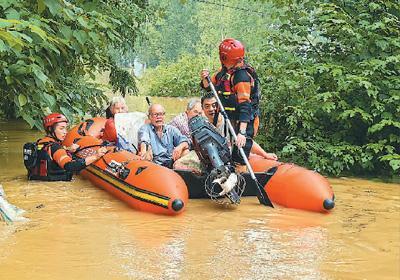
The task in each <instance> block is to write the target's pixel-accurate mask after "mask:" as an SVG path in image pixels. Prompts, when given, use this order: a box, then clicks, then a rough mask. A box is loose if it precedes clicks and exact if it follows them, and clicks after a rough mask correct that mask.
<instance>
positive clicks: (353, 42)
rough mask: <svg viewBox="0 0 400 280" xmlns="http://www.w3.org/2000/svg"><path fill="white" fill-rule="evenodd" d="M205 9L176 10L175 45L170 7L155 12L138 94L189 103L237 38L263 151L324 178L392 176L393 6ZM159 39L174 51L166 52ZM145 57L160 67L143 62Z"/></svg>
mask: <svg viewBox="0 0 400 280" xmlns="http://www.w3.org/2000/svg"><path fill="white" fill-rule="evenodd" d="M160 2H161V3H163V2H164V1H160ZM205 2H207V3H194V2H193V1H188V2H187V3H186V6H185V5H183V6H182V7H179V12H180V15H181V17H182V18H185V19H187V22H188V24H187V29H185V32H186V33H185V36H184V38H185V40H183V41H181V40H180V39H179V37H180V36H183V34H182V33H180V32H177V31H176V30H175V29H171V30H169V29H168V28H166V27H168V26H172V25H174V24H178V25H179V24H180V23H181V21H179V20H177V19H176V17H177V13H176V9H178V8H173V9H172V8H171V9H169V8H167V7H166V6H162V5H161V6H160V11H161V12H160V13H161V15H162V19H160V20H159V21H158V22H157V24H154V25H151V26H150V27H148V28H150V29H151V31H152V32H151V33H150V34H149V40H148V42H147V44H148V45H149V46H152V47H151V48H147V51H148V52H150V53H151V54H152V55H149V54H148V53H147V54H146V52H143V50H142V51H141V54H142V55H143V54H146V55H143V56H142V59H143V61H144V62H145V63H146V64H148V65H154V66H155V65H158V64H159V63H161V64H160V65H158V66H157V67H156V68H154V69H151V70H149V71H147V73H146V75H145V77H144V78H143V80H144V81H145V83H144V87H145V89H146V90H147V91H146V92H149V93H152V94H159V95H165V94H168V95H174V96H179V95H187V94H190V93H192V94H194V95H196V94H197V93H198V92H199V88H198V82H199V80H198V76H199V71H200V70H201V69H202V68H211V69H213V70H216V69H217V68H218V60H217V46H218V43H219V41H220V40H221V39H222V38H224V37H235V38H237V39H239V40H241V41H242V42H244V43H245V45H246V47H247V54H248V57H249V58H250V62H251V63H252V64H253V66H255V68H256V69H257V71H258V73H259V76H260V78H261V80H262V83H263V96H264V99H263V104H262V127H261V130H260V135H259V137H258V138H257V139H258V141H260V142H261V143H262V144H263V145H264V147H265V148H266V149H268V150H271V151H276V152H277V153H278V154H279V155H280V156H281V158H282V159H283V160H286V161H287V160H289V161H294V162H296V163H299V164H301V165H306V166H309V167H311V168H315V169H317V170H319V171H322V172H326V173H329V174H341V173H343V172H347V171H350V172H351V173H353V174H367V175H372V174H373V175H376V174H381V175H388V174H395V173H396V172H397V173H398V170H400V155H399V154H400V148H399V147H400V121H399V120H400V93H399V85H400V78H399V76H400V75H399V72H400V71H399V65H400V64H399V60H400V53H399V50H400V39H399V38H400V23H399V13H400V9H399V4H398V3H396V2H394V1H374V2H371V1H366V0H362V1H345V2H343V1H311V0H310V1H300V3H297V2H293V1H274V2H273V4H271V3H269V2H266V1H254V2H250V3H248V2H247V1H238V0H233V1H228V2H226V1H225V2H224V4H222V6H215V5H210V2H209V1H205ZM260 4H261V5H260ZM174 7H176V5H175V6H174ZM193 7H196V8H193ZM232 7H236V9H234V8H232ZM193 10H195V12H193ZM245 10H247V12H246V11H245ZM194 23H195V24H194ZM181 30H182V29H181ZM187 33H190V34H191V35H192V36H187ZM187 38H189V39H190V40H189V41H188V39H187ZM165 40H169V41H170V42H175V45H173V46H172V47H169V48H164V46H166V45H168V44H166V43H165ZM144 45H146V44H144ZM169 46H171V45H169ZM193 46H195V48H193ZM193 50H194V51H193ZM185 53H190V55H191V56H190V57H188V56H187V55H185ZM151 56H153V57H158V58H157V59H155V60H153V61H147V60H146V57H151ZM163 57H165V58H166V59H164V60H163ZM202 61H203V63H202ZM199 64H200V65H199ZM191 68H193V69H191ZM188 73H189V74H188ZM192 75H195V77H193V76H192ZM184 77H187V80H185V81H183V80H182V78H184ZM178 80H180V81H181V83H177V81H178Z"/></svg>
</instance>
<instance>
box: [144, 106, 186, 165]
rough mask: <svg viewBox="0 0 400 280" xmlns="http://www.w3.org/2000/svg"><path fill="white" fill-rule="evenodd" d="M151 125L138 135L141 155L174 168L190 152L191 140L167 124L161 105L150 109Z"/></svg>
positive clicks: (146, 126) (146, 125)
mask: <svg viewBox="0 0 400 280" xmlns="http://www.w3.org/2000/svg"><path fill="white" fill-rule="evenodd" d="M148 117H149V119H150V123H149V124H144V125H143V126H142V127H141V128H140V129H139V133H138V138H139V147H140V149H139V155H140V156H141V157H142V159H145V160H150V161H153V162H155V163H157V164H160V165H162V166H165V167H168V168H172V166H173V164H174V162H175V161H176V160H177V159H179V158H181V157H182V156H183V155H184V154H186V153H187V152H188V150H189V140H188V138H187V137H186V136H184V135H183V134H182V133H181V132H180V131H179V130H178V129H177V128H176V127H174V126H171V125H168V124H165V109H164V107H163V106H162V105H160V104H153V105H151V106H150V107H149V113H148Z"/></svg>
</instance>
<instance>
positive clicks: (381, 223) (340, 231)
mask: <svg viewBox="0 0 400 280" xmlns="http://www.w3.org/2000/svg"><path fill="white" fill-rule="evenodd" d="M132 100H133V101H132ZM132 100H131V99H130V101H131V102H130V109H131V110H136V109H138V108H137V107H140V106H142V105H143V104H144V100H143V102H142V101H140V100H139V98H136V99H135V98H133V99H132ZM138 101H140V102H142V103H143V104H142V105H138V104H141V103H140V102H138ZM153 102H157V101H153ZM168 102H170V103H171V104H169V103H168V104H169V105H167V106H166V107H167V112H168V111H171V113H176V112H178V111H180V110H183V109H184V106H185V100H182V101H180V102H176V101H168ZM178 107H179V108H178ZM143 108H144V109H143V110H142V111H144V110H145V109H146V106H145V104H144V105H143ZM173 109H174V111H173ZM39 137H40V133H37V132H35V131H30V130H29V129H28V128H27V127H26V126H24V125H23V124H22V123H19V122H12V123H4V122H2V123H0V163H1V164H0V183H1V184H3V187H4V189H5V191H6V193H7V194H8V198H9V201H10V202H11V203H14V204H16V205H18V206H19V207H22V208H24V209H26V210H27V214H26V216H27V217H28V218H30V220H31V221H30V222H27V223H19V224H13V225H5V224H2V223H0V248H1V249H0V279H399V278H400V265H399V264H400V225H399V224H400V220H399V218H400V217H399V207H400V206H399V205H400V204H399V200H400V193H399V190H400V189H399V187H400V186H399V185H398V184H387V183H381V182H372V181H367V180H360V179H346V178H341V179H331V180H330V182H331V184H332V186H333V189H334V191H335V194H336V199H337V204H336V209H335V210H334V211H333V213H331V214H329V215H322V214H317V213H308V212H304V211H299V210H292V209H285V208H280V207H278V208H275V209H270V208H267V207H263V206H260V205H259V204H258V201H257V198H252V197H248V198H244V199H243V202H242V204H241V205H240V206H239V207H237V208H235V209H231V208H221V207H219V206H216V205H214V204H213V203H212V202H211V201H208V200H191V201H189V204H188V207H187V210H186V212H185V213H183V214H182V215H180V216H178V217H165V216H157V215H152V214H148V213H141V212H138V211H135V210H132V209H131V208H129V207H127V206H126V205H125V204H124V203H122V202H120V201H118V200H116V199H114V198H113V197H111V196H110V195H109V194H107V193H106V192H104V191H102V190H100V189H98V188H96V187H94V186H93V185H91V183H90V182H88V181H86V180H83V179H82V178H80V177H76V178H75V179H74V181H73V182H71V183H66V182H51V183H49V182H28V181H27V180H26V179H25V171H24V168H23V164H22V158H21V157H22V156H21V154H22V152H21V147H22V144H23V143H24V142H27V141H30V140H33V139H37V138H39Z"/></svg>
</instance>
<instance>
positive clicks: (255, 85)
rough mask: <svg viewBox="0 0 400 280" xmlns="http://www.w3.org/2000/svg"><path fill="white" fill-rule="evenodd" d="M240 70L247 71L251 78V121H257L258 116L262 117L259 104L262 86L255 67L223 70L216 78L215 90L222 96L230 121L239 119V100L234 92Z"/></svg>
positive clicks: (244, 66) (247, 66)
mask: <svg viewBox="0 0 400 280" xmlns="http://www.w3.org/2000/svg"><path fill="white" fill-rule="evenodd" d="M239 70H246V73H247V74H248V75H249V77H250V84H251V92H250V103H251V108H252V111H251V114H250V115H251V119H255V117H256V116H259V115H260V108H259V103H260V99H261V84H260V80H259V78H258V76H257V73H256V71H255V70H254V68H253V67H251V66H250V65H248V64H244V65H243V66H241V67H236V68H233V69H229V70H227V69H226V68H222V70H221V71H220V72H218V73H217V75H216V76H215V80H216V85H215V89H216V90H217V92H218V94H219V95H221V96H222V98H221V102H222V105H224V108H225V110H226V112H227V114H228V117H229V118H230V119H234V120H237V119H238V117H239V116H238V115H239V112H238V105H239V102H238V99H237V95H236V92H235V91H234V84H233V81H234V76H235V74H236V73H237V72H238V71H239Z"/></svg>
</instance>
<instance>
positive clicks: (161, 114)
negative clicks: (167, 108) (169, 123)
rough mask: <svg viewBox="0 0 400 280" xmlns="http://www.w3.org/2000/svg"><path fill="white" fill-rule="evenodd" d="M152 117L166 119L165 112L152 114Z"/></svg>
mask: <svg viewBox="0 0 400 280" xmlns="http://www.w3.org/2000/svg"><path fill="white" fill-rule="evenodd" d="M150 115H151V116H152V117H164V116H165V112H160V113H151V114H150Z"/></svg>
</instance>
